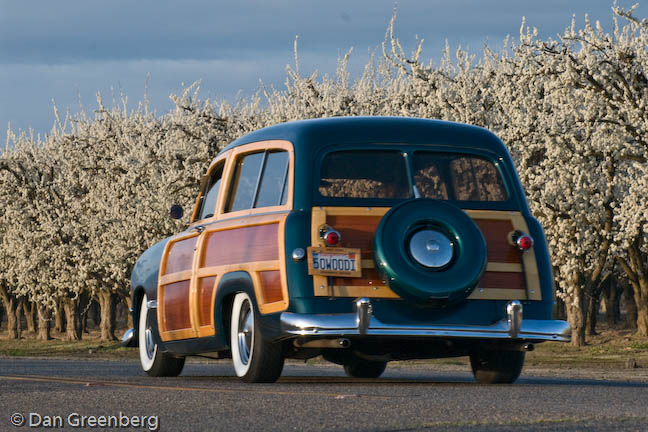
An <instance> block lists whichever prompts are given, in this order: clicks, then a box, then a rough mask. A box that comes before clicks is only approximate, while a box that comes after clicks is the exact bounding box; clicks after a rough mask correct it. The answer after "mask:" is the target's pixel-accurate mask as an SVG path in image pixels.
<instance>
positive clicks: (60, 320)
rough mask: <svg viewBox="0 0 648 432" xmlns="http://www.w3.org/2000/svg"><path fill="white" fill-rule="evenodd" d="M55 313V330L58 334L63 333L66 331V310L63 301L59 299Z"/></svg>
mask: <svg viewBox="0 0 648 432" xmlns="http://www.w3.org/2000/svg"><path fill="white" fill-rule="evenodd" d="M53 313H54V330H55V331H56V332H57V333H58V334H63V332H65V311H64V310H63V302H62V301H59V302H58V303H57V304H56V309H54V311H53Z"/></svg>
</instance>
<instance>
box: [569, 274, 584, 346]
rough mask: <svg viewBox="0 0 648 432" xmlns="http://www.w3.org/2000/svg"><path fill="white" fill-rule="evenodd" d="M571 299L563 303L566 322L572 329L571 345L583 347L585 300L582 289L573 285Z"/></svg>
mask: <svg viewBox="0 0 648 432" xmlns="http://www.w3.org/2000/svg"><path fill="white" fill-rule="evenodd" d="M572 293H573V294H572V297H571V298H570V299H567V301H565V308H566V309H567V321H568V322H569V325H570V326H571V329H572V338H571V345H572V346H575V347H581V346H583V345H585V328H586V322H585V312H586V310H585V298H584V295H583V287H582V286H580V285H578V284H577V285H575V286H574V290H573V291H572Z"/></svg>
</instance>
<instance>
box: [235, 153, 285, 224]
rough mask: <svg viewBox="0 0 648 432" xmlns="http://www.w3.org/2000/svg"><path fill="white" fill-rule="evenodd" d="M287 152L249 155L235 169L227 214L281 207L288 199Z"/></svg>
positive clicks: (238, 162) (240, 160)
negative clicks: (252, 209) (260, 208)
mask: <svg viewBox="0 0 648 432" xmlns="http://www.w3.org/2000/svg"><path fill="white" fill-rule="evenodd" d="M288 165H289V158H288V152H286V151H271V152H262V153H252V154H248V155H245V156H243V157H241V158H240V159H239V160H238V161H237V163H236V167H235V169H234V176H233V177H232V185H231V188H230V197H229V202H228V204H227V206H226V209H225V211H226V212H235V211H238V210H246V209H251V208H259V207H269V206H276V205H282V204H285V203H286V200H287V198H288V197H287V196H286V195H287V190H288V188H287V186H288V185H287V182H288V169H289V166H288Z"/></svg>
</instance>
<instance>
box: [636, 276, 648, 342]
mask: <svg viewBox="0 0 648 432" xmlns="http://www.w3.org/2000/svg"><path fill="white" fill-rule="evenodd" d="M637 288H638V289H639V292H637ZM635 303H636V305H637V333H638V334H639V336H648V278H643V277H642V278H641V279H639V286H638V287H635Z"/></svg>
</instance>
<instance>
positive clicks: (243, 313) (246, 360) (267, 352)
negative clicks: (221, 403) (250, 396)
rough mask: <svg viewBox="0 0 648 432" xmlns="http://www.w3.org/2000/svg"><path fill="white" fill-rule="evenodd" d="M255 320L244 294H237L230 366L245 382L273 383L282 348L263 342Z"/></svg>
mask: <svg viewBox="0 0 648 432" xmlns="http://www.w3.org/2000/svg"><path fill="white" fill-rule="evenodd" d="M257 317H258V314H257V313H256V311H255V309H254V305H253V304H252V301H251V300H250V297H249V296H248V295H247V293H244V292H241V293H238V294H236V297H234V304H233V305H232V320H231V324H230V349H231V351H232V363H233V364H234V370H235V371H236V375H237V376H238V377H239V378H241V380H243V381H245V382H250V383H256V382H266V383H268V382H275V381H277V379H279V376H280V375H281V371H282V370H283V365H284V358H283V355H282V353H281V345H279V344H273V343H272V342H270V341H267V340H265V338H264V337H263V334H262V333H261V332H260V331H259V322H258V319H257Z"/></svg>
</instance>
